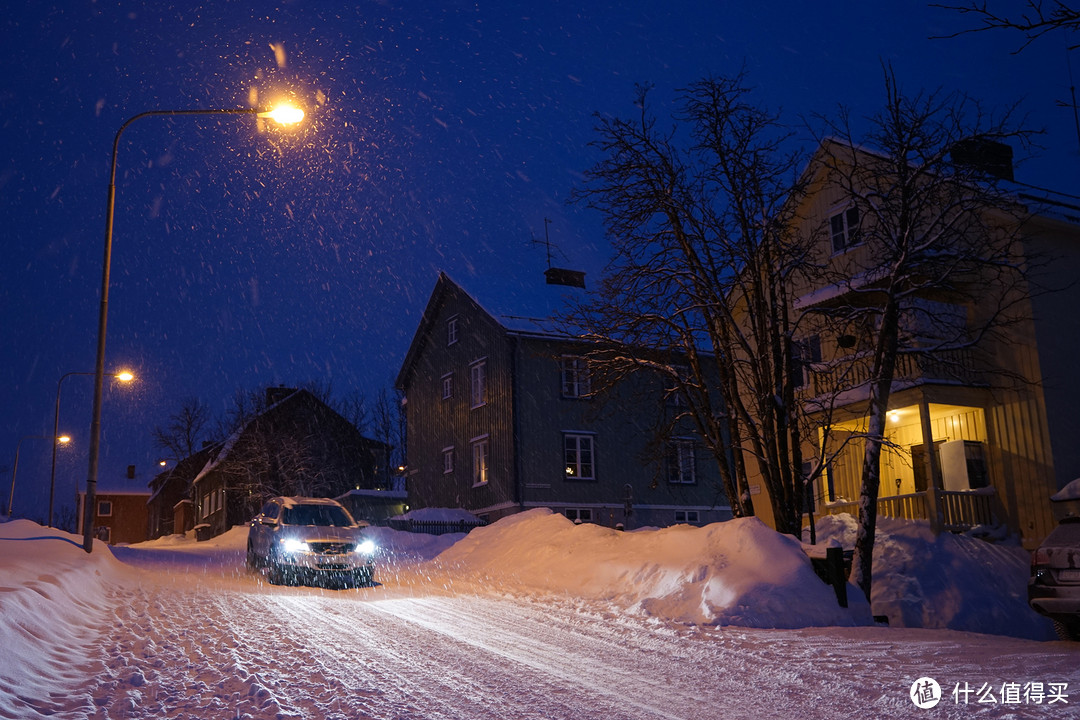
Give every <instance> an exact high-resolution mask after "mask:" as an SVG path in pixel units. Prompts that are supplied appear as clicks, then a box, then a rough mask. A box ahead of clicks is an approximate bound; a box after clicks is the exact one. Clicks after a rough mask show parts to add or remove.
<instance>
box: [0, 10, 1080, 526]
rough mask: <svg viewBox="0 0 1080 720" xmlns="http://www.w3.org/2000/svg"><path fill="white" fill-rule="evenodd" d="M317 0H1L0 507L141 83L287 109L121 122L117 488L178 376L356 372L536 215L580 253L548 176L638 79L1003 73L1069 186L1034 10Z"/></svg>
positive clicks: (84, 364) (487, 278)
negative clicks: (976, 21) (437, 286)
mask: <svg viewBox="0 0 1080 720" xmlns="http://www.w3.org/2000/svg"><path fill="white" fill-rule="evenodd" d="M1004 4H1006V5H1009V4H1015V3H1008V2H1006V3H1004ZM249 5H251V6H255V5H257V6H260V7H262V8H263V9H262V10H259V11H251V10H250V9H249ZM329 5H331V3H326V2H315V1H314V0H295V1H292V2H278V3H250V4H247V3H236V2H213V3H203V4H196V3H191V4H187V3H174V4H172V5H170V4H168V3H161V2H157V1H156V0H154V1H153V2H150V1H127V0H122V1H117V0H111V1H109V2H105V1H103V0H99V1H98V2H85V1H82V2H68V3H21V4H17V7H16V8H14V9H10V10H8V11H7V13H6V15H5V17H4V19H3V20H2V21H0V22H2V23H3V25H2V27H3V36H2V37H0V68H2V69H3V72H2V73H0V101H2V105H3V108H4V114H3V116H2V119H0V130H2V135H0V138H2V140H0V237H2V241H0V242H2V247H3V262H2V263H0V273H2V275H0V317H2V320H0V323H2V324H0V337H2V338H3V340H2V345H0V350H2V352H0V469H4V471H3V472H0V493H2V498H3V501H2V502H0V505H6V503H7V494H8V489H9V483H10V482H11V473H10V466H11V465H12V463H13V461H14V455H15V450H16V445H17V443H18V442H19V438H20V437H23V436H29V435H47V434H49V433H50V432H51V427H52V415H53V403H54V400H55V394H56V384H57V381H58V380H59V379H60V376H61V375H63V374H64V373H66V372H85V371H91V370H93V366H94V357H95V355H94V353H95V342H96V322H97V312H98V299H99V297H98V292H99V287H100V272H101V254H102V246H103V242H102V241H103V234H104V224H105V198H106V189H107V182H108V162H109V153H110V150H111V145H112V139H113V136H114V135H115V133H116V131H117V129H118V128H119V127H120V125H121V124H122V123H123V122H124V120H126V119H127V118H129V117H131V116H132V115H135V114H137V113H139V112H142V111H145V110H151V109H187V108H233V107H247V106H250V98H251V97H252V93H257V96H258V98H259V99H260V100H268V99H271V98H273V97H275V96H277V95H280V94H289V95H292V96H293V97H295V98H296V99H297V100H298V101H299V102H300V103H301V104H303V105H304V106H306V107H307V109H308V111H309V121H308V122H307V123H306V124H305V125H304V127H303V128H301V129H298V130H296V131H294V132H291V133H282V132H278V131H273V130H266V131H263V132H260V131H259V129H258V128H257V125H256V123H255V122H254V121H253V120H252V119H251V118H248V117H240V118H226V119H221V120H217V119H210V118H202V117H195V118H177V119H160V118H150V119H145V120H141V121H139V122H138V123H136V124H135V125H133V126H131V127H130V128H129V129H128V130H127V131H126V132H125V134H124V137H123V140H122V143H121V147H120V155H119V178H118V183H117V185H118V191H117V193H118V194H117V202H116V227H115V233H114V258H113V266H112V271H113V285H112V290H111V294H110V312H109V333H108V368H109V369H110V370H111V369H119V368H121V367H126V368H131V369H133V370H134V371H135V372H136V373H137V374H138V375H139V377H140V380H139V382H138V384H137V385H136V386H133V387H130V388H109V387H107V389H106V395H105V415H104V420H103V446H102V452H103V456H102V463H101V474H100V482H101V487H102V488H103V489H106V488H109V487H118V486H125V485H132V484H131V483H125V482H124V481H123V473H124V470H125V468H126V466H127V465H129V464H134V465H135V466H136V468H137V472H138V480H137V481H136V482H135V483H134V485H135V486H136V487H144V486H145V483H146V482H147V481H148V480H149V478H150V477H151V476H152V475H153V473H154V472H155V470H156V467H155V465H154V461H155V460H156V459H157V458H158V457H159V455H160V452H159V451H158V450H156V449H155V448H154V447H153V444H152V442H151V438H150V432H149V431H150V429H151V428H152V427H153V426H154V425H159V424H165V422H166V421H167V419H168V416H169V414H170V413H172V412H173V411H175V410H176V409H177V407H178V405H179V402H180V400H182V399H183V398H185V397H188V396H193V395H194V396H199V397H201V398H202V400H203V401H205V402H206V403H208V404H209V405H210V406H211V408H213V409H214V411H215V412H221V411H222V410H224V409H225V407H226V406H227V405H228V404H229V402H230V399H231V397H232V395H233V394H234V392H235V391H236V390H237V389H239V388H245V389H253V388H258V387H261V386H265V385H267V384H286V385H298V384H304V383H306V382H310V381H315V382H319V383H326V382H330V383H331V384H332V386H333V388H334V390H335V392H336V393H338V394H345V393H347V392H351V391H354V390H360V391H362V392H364V393H365V394H367V395H368V397H374V395H375V394H377V392H378V391H379V389H380V388H382V387H387V386H388V385H389V384H390V382H391V381H392V379H393V377H394V375H395V374H396V372H397V370H398V368H399V364H400V362H401V360H402V357H403V355H404V352H405V350H406V348H407V346H408V342H409V340H410V339H411V337H412V333H413V331H414V329H415V327H416V324H417V322H418V319H419V315H420V312H421V311H422V309H423V306H424V303H425V302H426V300H427V297H428V294H429V292H430V291H431V289H432V287H433V285H434V283H435V279H436V273H437V272H438V270H440V269H441V270H445V271H447V272H448V273H449V274H450V275H451V276H452V277H456V278H459V279H460V280H461V281H462V282H465V283H467V284H468V286H471V287H477V286H481V285H482V286H484V287H488V288H490V289H491V291H492V292H501V293H507V294H511V293H513V294H521V295H522V296H525V295H528V293H529V292H531V291H532V289H533V288H535V287H537V286H539V285H540V284H541V283H542V271H543V270H544V268H545V267H546V259H545V255H544V252H543V250H542V249H540V248H539V247H536V246H533V245H532V244H531V243H530V238H532V237H542V236H543V234H544V218H545V217H547V218H550V219H551V220H552V223H551V226H550V230H551V234H552V239H553V240H554V241H555V242H556V243H557V245H558V247H559V249H560V251H561V253H562V257H559V258H557V259H558V262H559V263H560V264H565V265H570V266H573V267H576V268H580V269H584V270H586V271H588V272H589V278H590V280H595V279H596V278H597V277H598V274H599V272H600V270H601V269H602V267H603V263H604V260H605V258H606V253H607V247H608V245H607V241H606V239H605V238H604V237H603V234H602V228H601V227H600V225H599V223H598V220H597V218H596V217H595V216H593V215H592V214H591V213H590V212H589V211H587V210H585V209H584V208H580V207H568V206H567V205H566V204H565V200H566V198H567V195H568V193H569V191H570V190H571V189H572V188H573V187H574V186H575V185H576V184H577V183H578V182H579V181H580V178H581V173H582V172H583V171H584V170H586V169H587V168H588V167H589V166H590V165H591V164H592V162H593V160H594V159H595V155H594V154H593V152H592V151H591V150H590V148H589V147H588V143H589V141H590V140H591V139H593V137H594V134H593V127H594V123H593V119H592V115H593V113H595V112H601V113H608V114H621V115H628V114H630V113H632V112H633V108H632V106H631V100H632V95H633V88H634V85H635V83H638V82H651V83H654V84H656V85H657V87H658V89H659V90H660V91H661V93H660V95H659V97H663V96H664V95H666V94H670V91H671V90H672V89H674V88H678V87H681V86H685V85H686V84H688V83H690V82H693V81H694V80H696V79H698V78H700V77H702V76H703V75H706V74H709V73H713V74H723V73H733V72H736V71H737V70H738V69H739V68H740V67H742V66H745V69H746V72H747V76H748V80H749V82H750V83H751V84H753V85H755V86H756V87H757V88H758V89H759V91H760V99H761V101H762V102H764V103H766V104H768V105H769V106H771V107H774V108H782V109H783V111H784V112H785V114H786V115H787V116H788V117H789V119H790V120H791V121H792V122H793V123H794V122H798V118H799V116H802V115H809V114H812V113H822V112H824V113H827V112H830V111H832V110H833V109H834V108H835V107H836V106H837V105H838V104H841V103H842V104H846V105H848V106H850V107H851V108H852V109H853V110H854V112H855V114H856V115H866V114H870V113H872V112H873V111H874V110H875V109H876V108H877V107H878V106H879V104H880V102H881V98H882V91H881V87H882V82H881V76H882V72H881V62H882V61H885V62H890V63H892V64H893V66H894V68H895V70H896V71H897V74H898V76H899V78H900V80H901V82H902V84H903V85H904V86H905V87H906V88H907V89H909V90H917V89H919V88H927V89H934V88H938V87H941V88H944V89H945V90H961V91H964V92H967V93H969V94H970V95H972V96H973V97H975V98H977V99H980V100H982V101H984V102H986V103H987V104H988V105H989V106H1000V105H1002V104H1004V103H1007V102H1012V101H1022V102H1023V109H1024V110H1025V111H1026V112H1027V113H1028V114H1029V116H1030V121H1031V125H1032V126H1034V127H1042V128H1046V129H1047V130H1048V134H1047V135H1045V136H1044V137H1043V139H1042V143H1043V144H1044V145H1045V146H1046V148H1047V149H1046V150H1045V151H1043V152H1042V154H1041V156H1038V157H1034V158H1031V159H1027V160H1026V162H1025V163H1024V164H1023V165H1022V166H1021V167H1020V169H1019V170H1018V179H1019V180H1022V181H1026V182H1030V183H1033V184H1036V185H1041V186H1048V187H1053V188H1056V189H1059V190H1063V191H1065V192H1070V193H1074V194H1076V193H1077V192H1078V191H1080V154H1078V151H1077V146H1078V143H1077V138H1076V132H1075V129H1074V126H1073V118H1072V113H1071V110H1069V109H1068V108H1063V107H1060V106H1059V104H1058V101H1066V100H1068V99H1069V84H1070V80H1069V72H1068V67H1067V65H1066V57H1067V54H1066V50H1065V46H1066V40H1067V39H1066V38H1065V37H1064V35H1063V34H1062V33H1057V34H1055V35H1051V36H1048V37H1047V38H1045V39H1043V40H1042V41H1040V42H1038V43H1036V44H1035V45H1033V46H1031V47H1029V48H1028V49H1026V50H1024V51H1023V52H1022V53H1020V54H1013V52H1012V51H1014V50H1016V49H1017V48H1018V47H1019V46H1020V44H1021V42H1020V38H1018V37H1016V36H1012V35H1008V34H1003V33H982V34H977V35H969V36H965V37H963V38H960V39H955V40H935V39H931V38H932V36H935V35H941V34H946V33H948V32H952V31H956V30H959V29H962V28H964V27H965V24H966V23H967V22H969V21H968V20H966V19H965V18H963V17H961V16H958V15H955V14H953V13H949V12H946V11H943V10H940V9H936V8H931V7H929V6H926V5H924V4H921V3H919V2H903V3H891V4H888V5H889V7H888V8H881V7H876V5H878V4H876V3H856V2H841V1H839V0H824V1H822V2H817V3H806V2H802V1H799V2H794V1H792V2H787V1H785V2H771V3H741V2H740V3H735V2H716V3H702V2H684V1H682V0H663V1H653V2H620V3H608V2H580V0H579V1H578V2H559V1H557V0H556V1H549V2H544V3H515V2H503V1H501V0H500V1H499V2H483V1H482V2H479V3H477V2H430V1H427V0H425V1H419V0H418V1H412V0H409V1H402V2H394V1H388V2H359V3H350V4H349V5H348V6H347V7H346V5H345V4H344V3H342V4H341V6H342V8H343V9H328V7H327V6H329ZM709 6H712V7H709ZM1076 42H1077V40H1076V39H1073V40H1072V43H1073V44H1075V43H1076ZM275 46H276V48H277V52H275ZM282 59H283V62H280V60H282ZM1072 60H1073V62H1074V63H1076V64H1077V66H1078V67H1077V70H1078V71H1080V55H1078V53H1076V52H1074V53H1073V58H1072ZM1017 151H1018V154H1019V155H1021V156H1022V155H1023V152H1022V150H1021V149H1020V148H1017ZM91 388H92V379H91V378H89V377H72V378H69V379H68V380H66V381H65V383H64V389H63V402H62V407H61V431H62V432H67V433H69V434H70V435H71V436H72V437H73V438H74V443H73V446H72V447H70V448H65V449H64V450H63V451H62V452H61V460H60V464H59V470H58V484H57V492H58V507H59V505H60V504H63V503H69V504H70V502H71V501H70V498H71V497H72V495H73V493H74V489H75V483H76V481H77V482H78V483H79V485H80V486H84V485H85V481H86V446H87V442H88V434H89V427H88V426H89V418H90V404H91ZM5 468H6V469H5ZM48 470H49V443H48V441H47V440H26V441H24V442H23V446H22V453H21V457H20V464H19V471H18V478H17V487H16V496H15V511H16V514H17V515H22V514H28V515H30V516H34V517H41V516H43V515H44V512H45V510H44V507H45V502H46V499H47V492H48V488H47V486H48Z"/></svg>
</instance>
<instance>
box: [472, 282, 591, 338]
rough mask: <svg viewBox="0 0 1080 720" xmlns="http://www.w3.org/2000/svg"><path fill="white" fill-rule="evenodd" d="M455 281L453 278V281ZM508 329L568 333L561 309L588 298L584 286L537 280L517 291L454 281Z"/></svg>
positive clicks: (539, 333)
mask: <svg viewBox="0 0 1080 720" xmlns="http://www.w3.org/2000/svg"><path fill="white" fill-rule="evenodd" d="M452 282H454V281H452ZM454 284H455V285H457V286H458V287H459V288H461V290H462V291H463V292H465V293H466V294H467V295H468V296H469V297H471V298H472V299H473V300H474V301H475V302H476V304H477V305H479V306H480V307H481V308H483V309H484V311H485V312H487V313H488V314H489V315H491V317H493V318H494V319H495V320H496V321H497V322H498V323H499V324H500V325H502V326H503V327H504V328H506V330H507V331H509V332H511V333H514V334H519V335H536V336H543V337H552V336H555V337H568V336H569V335H568V333H567V331H566V328H565V327H563V326H562V324H561V323H559V322H557V321H556V318H557V317H558V316H559V315H560V314H561V313H566V312H567V311H569V310H570V309H571V308H572V307H573V306H574V304H575V303H579V302H582V301H584V300H585V298H586V297H587V294H588V291H587V290H586V289H585V288H579V287H572V286H568V285H549V284H546V283H544V282H539V281H538V282H537V283H536V285H534V286H528V287H524V286H523V287H521V288H520V289H519V290H515V291H514V292H505V291H502V292H500V291H498V290H495V289H494V288H492V287H491V286H488V285H484V284H481V283H477V285H479V287H470V286H466V285H462V284H461V283H457V282H454Z"/></svg>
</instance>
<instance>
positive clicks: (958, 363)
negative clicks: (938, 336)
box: [804, 348, 980, 398]
mask: <svg viewBox="0 0 1080 720" xmlns="http://www.w3.org/2000/svg"><path fill="white" fill-rule="evenodd" d="M872 362H873V356H872V355H871V354H870V353H863V354H860V355H853V356H849V357H846V358H840V359H838V360H834V361H832V362H828V363H825V362H820V363H813V364H812V365H809V366H808V367H807V371H806V384H805V385H804V393H805V397H808V398H811V397H813V398H822V397H825V396H828V395H833V394H835V393H838V392H840V391H847V390H854V389H856V388H860V387H866V386H867V385H868V384H869V383H870V379H871V378H870V375H871V370H872ZM923 382H948V383H959V384H963V385H977V384H979V382H980V379H979V373H978V371H977V370H976V369H975V364H974V360H973V354H972V352H971V350H970V349H968V348H960V349H953V350H938V351H935V352H934V353H933V354H932V355H931V354H926V353H901V354H900V355H898V356H897V358H896V372H895V373H894V377H893V383H894V384H895V385H901V386H905V385H917V384H919V383H923Z"/></svg>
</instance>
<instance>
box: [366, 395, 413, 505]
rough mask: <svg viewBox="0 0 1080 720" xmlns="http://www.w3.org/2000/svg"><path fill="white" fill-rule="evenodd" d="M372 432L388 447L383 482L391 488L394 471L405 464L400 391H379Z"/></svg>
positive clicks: (384, 456)
mask: <svg viewBox="0 0 1080 720" xmlns="http://www.w3.org/2000/svg"><path fill="white" fill-rule="evenodd" d="M372 431H373V432H374V435H375V439H376V440H378V441H379V442H381V443H382V444H384V445H385V446H386V447H387V452H386V453H384V454H383V463H384V467H383V468H380V471H381V472H382V473H383V479H384V480H383V481H384V482H385V483H387V487H390V482H391V480H390V479H391V478H392V477H393V476H394V469H395V468H396V467H398V466H399V465H403V464H404V457H405V455H404V448H405V417H404V414H403V413H402V412H401V393H400V391H398V390H394V389H391V390H387V389H386V388H383V389H382V390H380V391H379V396H378V399H377V400H376V402H375V410H374V412H373V422H372Z"/></svg>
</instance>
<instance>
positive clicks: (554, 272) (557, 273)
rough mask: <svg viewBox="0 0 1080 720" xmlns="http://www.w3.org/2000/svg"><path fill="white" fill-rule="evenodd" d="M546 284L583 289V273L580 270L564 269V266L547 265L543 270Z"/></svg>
mask: <svg viewBox="0 0 1080 720" xmlns="http://www.w3.org/2000/svg"><path fill="white" fill-rule="evenodd" d="M544 277H545V278H547V284H548V285H565V286H566V287H576V288H581V289H583V290H584V289H585V273H583V272H582V271H580V270H566V269H564V268H555V267H549V268H548V269H547V270H545V271H544Z"/></svg>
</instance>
